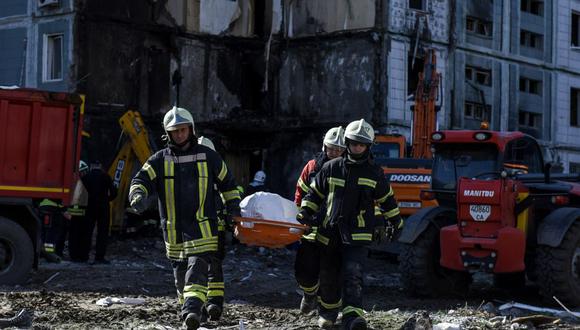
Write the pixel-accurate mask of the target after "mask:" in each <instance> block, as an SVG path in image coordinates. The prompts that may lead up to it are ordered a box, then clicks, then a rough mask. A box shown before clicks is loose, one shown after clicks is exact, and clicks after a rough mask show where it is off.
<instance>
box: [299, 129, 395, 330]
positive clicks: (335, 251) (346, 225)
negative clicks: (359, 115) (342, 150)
mask: <svg viewBox="0 0 580 330" xmlns="http://www.w3.org/2000/svg"><path fill="white" fill-rule="evenodd" d="M374 135H375V134H374V130H373V128H372V126H371V125H369V124H368V123H367V122H366V121H365V120H364V119H361V120H357V121H353V122H351V123H350V124H348V126H347V127H346V129H345V142H346V148H347V153H346V156H345V157H340V158H336V159H333V160H331V161H329V162H327V163H326V164H324V166H323V167H322V169H321V170H320V172H319V173H318V174H317V175H316V176H315V178H314V181H313V182H312V184H311V185H310V188H311V189H312V190H311V191H310V192H309V193H308V195H306V197H305V198H304V199H303V201H302V204H301V210H300V212H299V213H298V215H297V217H296V218H297V220H298V221H299V222H301V223H303V224H306V225H311V226H318V234H317V235H318V236H317V240H318V241H319V242H321V243H322V247H321V250H320V276H319V279H320V287H319V289H318V295H319V296H320V306H319V319H318V326H319V327H321V328H332V326H333V325H334V322H336V318H337V316H338V310H339V308H340V306H342V324H343V327H344V328H345V329H356V330H360V329H367V324H366V321H365V319H364V317H363V296H362V284H363V274H364V261H365V259H366V258H367V249H366V246H367V245H369V244H370V243H371V242H372V240H373V236H374V235H373V234H374V233H375V231H378V232H379V233H380V235H384V233H385V227H386V226H387V225H389V223H393V224H394V227H395V228H398V224H399V223H400V222H401V221H402V220H401V216H400V214H399V208H398V207H397V202H396V200H395V196H394V194H393V190H392V188H391V187H390V185H389V183H388V182H387V180H386V179H385V176H384V174H383V171H382V169H381V168H380V166H379V165H377V164H375V163H374V161H373V160H372V156H371V153H370V146H371V144H372V143H373V141H374ZM325 202H326V209H327V210H326V215H325V216H324V217H323V219H314V218H313V215H314V214H316V212H317V211H318V210H319V208H320V207H321V206H322V205H323V204H324V203H325ZM375 206H379V207H380V209H381V210H382V211H383V216H384V218H382V219H383V221H382V222H377V220H376V217H375V212H374V210H375ZM340 287H342V300H341V294H340V290H336V288H340Z"/></svg>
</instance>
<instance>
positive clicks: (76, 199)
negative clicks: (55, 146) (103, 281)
mask: <svg viewBox="0 0 580 330" xmlns="http://www.w3.org/2000/svg"><path fill="white" fill-rule="evenodd" d="M88 170H89V166H88V165H87V163H85V162H84V161H82V160H81V161H80V162H79V175H80V178H79V180H77V183H76V185H75V189H74V193H73V200H72V205H71V206H69V208H68V211H67V212H68V213H69V214H70V215H71V220H70V231H69V237H68V253H69V256H70V259H71V261H73V262H87V261H88V260H89V252H90V241H91V238H92V235H91V234H89V232H90V233H92V227H90V224H89V222H88V221H87V219H86V217H85V214H86V209H87V205H88V195H89V193H88V191H87V188H85V185H84V184H83V181H82V178H83V177H84V176H85V175H86V174H87V172H88Z"/></svg>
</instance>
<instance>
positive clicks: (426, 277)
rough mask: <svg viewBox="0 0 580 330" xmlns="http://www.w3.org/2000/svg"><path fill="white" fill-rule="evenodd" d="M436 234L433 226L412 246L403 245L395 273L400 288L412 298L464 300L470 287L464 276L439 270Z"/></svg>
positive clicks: (468, 275) (451, 271)
mask: <svg viewBox="0 0 580 330" xmlns="http://www.w3.org/2000/svg"><path fill="white" fill-rule="evenodd" d="M440 257H441V249H440V245H439V230H437V228H435V226H433V225H429V227H427V229H426V230H425V231H424V232H423V233H421V235H419V237H417V239H416V240H415V241H414V242H413V244H403V248H402V250H401V254H400V256H399V258H400V263H399V270H400V272H401V280H402V282H403V287H404V288H405V289H406V290H407V291H408V292H409V293H411V295H414V296H428V297H437V296H441V295H445V296H449V295H453V296H462V297H463V296H465V295H466V294H467V291H468V289H469V284H470V283H471V275H470V274H469V273H468V272H459V271H454V270H450V269H446V268H444V267H441V265H440V263H439V259H440Z"/></svg>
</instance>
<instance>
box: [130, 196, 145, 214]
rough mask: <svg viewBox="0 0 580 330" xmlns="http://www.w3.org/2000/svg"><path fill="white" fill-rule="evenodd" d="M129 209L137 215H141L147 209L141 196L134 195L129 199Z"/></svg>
mask: <svg viewBox="0 0 580 330" xmlns="http://www.w3.org/2000/svg"><path fill="white" fill-rule="evenodd" d="M131 209H132V211H133V212H135V213H137V214H141V213H143V212H144V211H145V210H146V209H147V206H146V205H145V198H144V196H143V194H139V193H136V194H134V195H133V197H132V198H131Z"/></svg>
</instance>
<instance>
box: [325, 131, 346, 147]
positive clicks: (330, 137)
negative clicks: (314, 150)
mask: <svg viewBox="0 0 580 330" xmlns="http://www.w3.org/2000/svg"><path fill="white" fill-rule="evenodd" d="M324 147H338V148H343V149H344V148H346V145H344V128H342V126H338V127H333V128H331V129H329V130H328V132H326V134H324V140H323V142H322V151H324Z"/></svg>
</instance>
